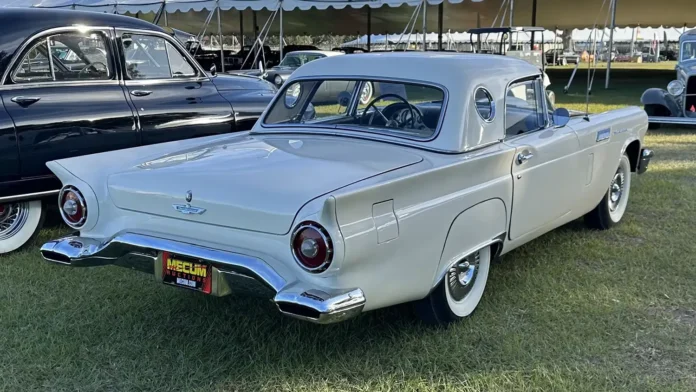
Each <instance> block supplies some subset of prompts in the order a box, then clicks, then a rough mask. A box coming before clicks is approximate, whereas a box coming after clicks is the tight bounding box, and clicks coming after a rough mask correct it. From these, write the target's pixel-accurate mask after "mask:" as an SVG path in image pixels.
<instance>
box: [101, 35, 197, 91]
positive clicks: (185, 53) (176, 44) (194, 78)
mask: <svg viewBox="0 0 696 392" xmlns="http://www.w3.org/2000/svg"><path fill="white" fill-rule="evenodd" d="M115 31H116V38H117V39H118V41H119V42H118V43H117V46H118V47H119V51H120V53H121V58H120V59H119V60H120V61H121V67H123V66H124V65H125V61H126V56H125V53H124V52H123V45H122V44H121V43H120V41H121V36H122V35H123V33H131V34H136V35H154V36H156V37H160V38H163V39H164V40H165V41H166V42H169V43H170V44H172V45H173V46H174V47H175V48H177V49H178V50H179V52H181V55H182V56H184V58H185V59H186V60H187V61H188V62H189V65H191V67H193V69H194V70H196V71H198V72H197V75H195V76H191V77H183V78H174V77H170V78H156V79H126V77H127V76H128V71H127V70H126V69H125V67H124V69H123V80H124V81H126V82H142V81H168V82H171V81H188V82H191V81H208V80H210V78H209V77H208V75H207V74H206V73H205V71H204V70H203V68H201V65H200V64H198V61H196V59H194V58H193V56H191V53H189V52H188V50H186V49H185V48H184V47H183V46H182V45H181V43H180V42H179V40H177V39H173V38H172V37H171V36H170V35H168V34H167V33H163V32H161V31H154V30H143V29H128V28H122V27H117V28H116V29H115ZM166 48H167V46H166V45H165V50H166ZM167 61H169V54H167ZM169 69H170V73H171V64H170V67H169Z"/></svg>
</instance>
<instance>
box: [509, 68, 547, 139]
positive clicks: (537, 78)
mask: <svg viewBox="0 0 696 392" xmlns="http://www.w3.org/2000/svg"><path fill="white" fill-rule="evenodd" d="M543 80H544V76H543V74H533V75H529V76H523V77H520V78H517V79H514V80H512V81H510V82H509V83H508V84H507V86H506V87H505V93H504V95H503V106H504V107H505V112H504V116H503V136H504V138H503V140H504V141H508V140H514V139H517V138H519V137H522V136H527V135H531V134H533V133H537V132H539V131H543V130H546V129H549V126H548V120H547V123H546V124H544V126H542V127H539V128H538V129H535V130H533V131H529V132H525V133H521V134H519V135H513V136H508V135H507V93H508V90H510V87H511V86H513V85H516V84H520V83H524V82H528V81H534V84H535V85H536V86H538V85H539V83H540V82H541V85H542V86H543V85H544V83H543ZM535 90H538V88H535ZM544 94H546V92H545V91H544ZM538 101H539V97H537V104H538V103H539V102H538ZM543 101H544V103H543V105H544V107H546V99H544V100H543ZM538 110H539V109H538V107H537V113H538ZM544 116H546V117H548V116H547V115H546V112H544Z"/></svg>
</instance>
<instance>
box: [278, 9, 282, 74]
mask: <svg viewBox="0 0 696 392" xmlns="http://www.w3.org/2000/svg"><path fill="white" fill-rule="evenodd" d="M278 4H279V5H280V61H283V0H280V2H279V3H278Z"/></svg>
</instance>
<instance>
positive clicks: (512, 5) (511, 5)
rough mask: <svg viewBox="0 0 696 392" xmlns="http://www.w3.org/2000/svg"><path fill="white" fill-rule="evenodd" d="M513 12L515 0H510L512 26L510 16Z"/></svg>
mask: <svg viewBox="0 0 696 392" xmlns="http://www.w3.org/2000/svg"><path fill="white" fill-rule="evenodd" d="M514 13H515V0H510V26H511V27H512V26H514V25H513V24H512V17H513V14H514Z"/></svg>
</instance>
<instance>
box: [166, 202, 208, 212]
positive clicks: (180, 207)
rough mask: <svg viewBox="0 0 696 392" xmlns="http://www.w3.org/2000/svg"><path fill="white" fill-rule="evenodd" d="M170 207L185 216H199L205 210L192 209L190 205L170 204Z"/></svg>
mask: <svg viewBox="0 0 696 392" xmlns="http://www.w3.org/2000/svg"><path fill="white" fill-rule="evenodd" d="M172 207H174V209H175V210H177V211H179V212H181V213H182V214H186V215H200V214H202V213H204V212H205V208H200V207H194V206H192V205H190V204H172Z"/></svg>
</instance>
